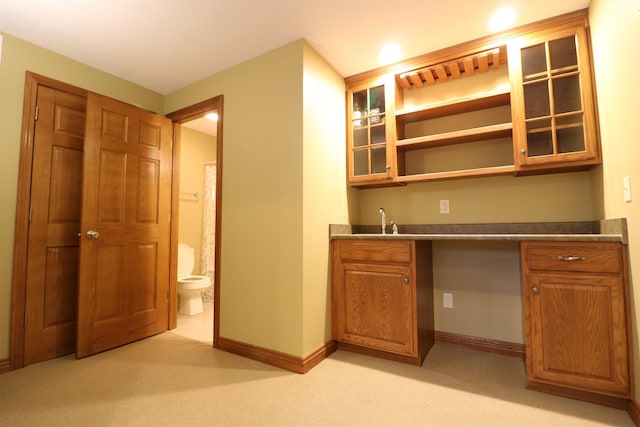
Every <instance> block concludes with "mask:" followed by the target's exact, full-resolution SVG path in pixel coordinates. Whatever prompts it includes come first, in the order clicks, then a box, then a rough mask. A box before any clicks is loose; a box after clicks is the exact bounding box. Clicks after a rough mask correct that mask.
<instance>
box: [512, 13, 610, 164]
mask: <svg viewBox="0 0 640 427" xmlns="http://www.w3.org/2000/svg"><path fill="white" fill-rule="evenodd" d="M590 63H591V61H590V56H589V48H588V44H587V34H586V29H585V27H584V26H583V25H582V26H580V25H578V26H576V25H569V26H566V27H565V28H560V29H552V30H549V31H541V32H539V33H536V34H532V35H530V36H523V37H520V38H517V39H515V40H513V41H512V42H511V43H509V67H510V70H509V74H510V76H511V83H512V87H511V96H512V101H511V102H512V116H513V141H514V149H515V152H514V157H515V159H516V163H517V165H518V172H521V173H526V172H527V171H535V170H549V169H555V168H566V169H572V168H575V167H576V166H581V165H593V164H597V163H599V162H600V148H599V144H598V140H597V132H596V123H595V112H594V94H593V85H592V76H591V67H590Z"/></svg>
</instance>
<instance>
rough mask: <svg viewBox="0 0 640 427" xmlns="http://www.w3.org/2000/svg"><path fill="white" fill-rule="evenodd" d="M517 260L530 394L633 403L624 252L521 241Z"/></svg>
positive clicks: (610, 246) (616, 246)
mask: <svg viewBox="0 0 640 427" xmlns="http://www.w3.org/2000/svg"><path fill="white" fill-rule="evenodd" d="M521 253H522V268H523V286H524V288H523V301H524V312H525V341H526V360H527V382H528V386H529V388H532V389H540V390H542V391H550V392H554V393H556V394H562V395H566V396H570V397H578V398H581V399H586V400H592V401H594V402H598V403H604V404H609V405H612V406H622V405H624V402H625V401H626V400H627V399H629V398H630V397H631V384H630V378H631V365H630V354H629V349H630V348H631V347H630V345H631V344H630V337H629V335H630V334H629V331H628V319H629V317H628V313H629V311H628V305H627V300H628V295H627V281H626V280H627V279H626V275H625V273H624V272H625V271H626V268H624V266H625V262H626V261H625V253H624V246H623V245H622V244H620V243H575V244H572V243H566V242H523V243H522V250H521ZM617 399H619V400H617Z"/></svg>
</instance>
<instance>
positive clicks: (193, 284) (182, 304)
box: [178, 243, 211, 316]
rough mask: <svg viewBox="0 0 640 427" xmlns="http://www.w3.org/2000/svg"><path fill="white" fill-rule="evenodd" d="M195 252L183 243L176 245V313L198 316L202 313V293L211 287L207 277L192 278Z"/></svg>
mask: <svg viewBox="0 0 640 427" xmlns="http://www.w3.org/2000/svg"><path fill="white" fill-rule="evenodd" d="M194 254H195V250H194V249H193V248H192V247H191V246H189V245H185V244H184V243H179V244H178V300H179V303H178V313H180V314H186V315H189V316H191V315H194V314H200V313H202V312H203V311H204V306H203V305H202V291H204V290H205V289H207V288H208V287H209V286H211V279H210V278H209V277H208V276H194V275H192V274H191V273H192V272H193V265H194Z"/></svg>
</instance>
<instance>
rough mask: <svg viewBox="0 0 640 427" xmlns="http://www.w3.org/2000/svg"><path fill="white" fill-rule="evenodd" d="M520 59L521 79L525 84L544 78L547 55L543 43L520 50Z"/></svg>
mask: <svg viewBox="0 0 640 427" xmlns="http://www.w3.org/2000/svg"><path fill="white" fill-rule="evenodd" d="M521 57H522V79H523V80H524V81H525V82H526V81H528V80H531V79H534V78H540V77H544V76H546V73H547V55H546V51H545V45H544V43H542V44H538V45H535V46H531V47H527V48H524V49H522V52H521ZM541 73H543V74H542V75H541Z"/></svg>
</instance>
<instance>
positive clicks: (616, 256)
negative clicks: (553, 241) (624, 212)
mask: <svg viewBox="0 0 640 427" xmlns="http://www.w3.org/2000/svg"><path fill="white" fill-rule="evenodd" d="M523 250H525V251H526V252H525V262H526V263H527V266H528V268H529V269H530V270H557V271H586V272H602V273H620V272H621V271H622V254H621V248H620V245H618V244H615V243H614V244H594V245H587V244H576V245H571V244H569V245H568V244H559V245H550V244H548V243H547V244H527V242H525V243H524V247H523Z"/></svg>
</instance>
